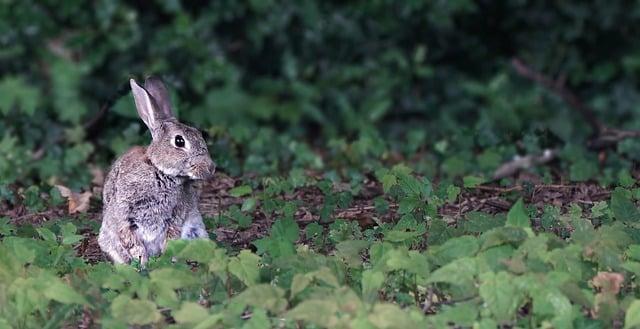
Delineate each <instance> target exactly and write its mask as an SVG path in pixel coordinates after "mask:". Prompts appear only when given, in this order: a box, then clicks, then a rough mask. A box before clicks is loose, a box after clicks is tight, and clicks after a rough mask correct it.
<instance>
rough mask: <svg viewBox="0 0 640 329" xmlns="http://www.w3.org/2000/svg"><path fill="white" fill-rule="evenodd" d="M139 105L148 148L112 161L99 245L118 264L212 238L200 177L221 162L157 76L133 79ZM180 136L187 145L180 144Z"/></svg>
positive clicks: (107, 179)
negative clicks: (178, 114) (179, 113)
mask: <svg viewBox="0 0 640 329" xmlns="http://www.w3.org/2000/svg"><path fill="white" fill-rule="evenodd" d="M130 84H131V89H132V93H133V96H134V100H135V103H136V109H137V111H138V114H139V115H140V118H141V119H142V120H143V121H144V123H145V124H146V125H147V127H148V128H149V130H150V131H151V136H152V141H151V144H150V145H149V146H148V147H146V148H145V147H134V148H132V149H130V150H129V151H127V152H126V153H125V154H123V155H122V156H121V157H120V158H118V159H117V160H116V161H115V162H114V163H113V165H112V167H111V170H110V171H109V174H108V175H107V178H106V180H105V184H104V188H103V196H102V200H103V203H104V205H103V214H102V226H101V228H100V234H99V236H98V244H99V245H100V248H101V249H102V251H104V252H105V253H106V254H107V255H108V256H109V257H110V258H111V260H112V261H113V262H114V263H129V262H131V261H132V260H134V259H137V260H140V262H141V263H142V264H144V263H146V261H147V260H148V258H149V257H151V256H155V255H158V254H160V253H162V252H163V251H164V249H165V247H166V242H167V240H170V239H178V238H182V239H195V238H208V234H207V232H206V230H205V227H204V223H203V222H202V216H201V215H200V212H199V211H198V198H199V195H200V188H199V183H198V182H199V181H201V180H204V179H208V178H210V177H211V176H212V175H213V173H214V171H215V165H214V163H213V161H212V160H211V157H210V156H209V152H208V150H207V145H206V143H205V141H204V139H203V138H202V135H201V134H200V132H199V131H198V130H196V129H195V128H192V127H189V126H187V125H184V124H182V123H180V122H178V121H177V119H176V118H175V117H174V116H173V114H172V111H171V105H170V100H169V94H168V92H167V90H166V88H165V87H164V85H163V84H162V82H161V81H160V80H159V79H157V78H148V79H147V80H146V81H145V84H144V85H145V88H142V87H140V86H139V85H138V84H137V83H136V82H135V80H133V79H131V80H130ZM176 135H180V136H182V137H183V139H184V141H185V146H184V147H178V146H176V145H175V137H176Z"/></svg>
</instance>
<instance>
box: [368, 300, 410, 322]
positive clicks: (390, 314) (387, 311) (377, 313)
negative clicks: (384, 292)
mask: <svg viewBox="0 0 640 329" xmlns="http://www.w3.org/2000/svg"><path fill="white" fill-rule="evenodd" d="M368 319H369V321H371V323H372V324H373V325H375V326H376V327H377V328H417V326H416V323H415V322H414V321H413V320H412V318H411V317H409V316H407V313H405V312H403V311H402V310H401V309H400V307H398V306H397V305H394V304H389V303H384V304H376V305H375V306H374V307H373V310H372V311H371V313H370V314H369V316H368Z"/></svg>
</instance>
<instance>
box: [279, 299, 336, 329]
mask: <svg viewBox="0 0 640 329" xmlns="http://www.w3.org/2000/svg"><path fill="white" fill-rule="evenodd" d="M336 312H338V303H337V302H336V301H335V300H327V299H322V300H315V299H311V300H305V301H303V302H302V303H300V304H298V305H297V306H296V307H294V308H293V309H292V310H291V311H289V312H287V313H286V314H285V318H287V319H291V320H296V321H306V322H308V323H312V324H315V325H317V326H321V327H325V328H333V327H335V326H336V324H337V322H338V317H337V316H336Z"/></svg>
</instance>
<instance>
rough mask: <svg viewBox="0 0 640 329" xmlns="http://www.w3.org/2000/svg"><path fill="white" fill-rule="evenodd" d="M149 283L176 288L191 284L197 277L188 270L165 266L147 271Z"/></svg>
mask: <svg viewBox="0 0 640 329" xmlns="http://www.w3.org/2000/svg"><path fill="white" fill-rule="evenodd" d="M149 277H150V278H151V283H153V284H155V285H156V286H162V287H165V288H169V289H178V288H182V287H187V286H190V285H193V284H195V283H196V282H197V280H198V279H197V277H196V276H195V275H194V274H193V273H192V272H191V271H189V270H186V269H178V268H171V267H165V268H160V269H157V270H154V271H152V272H151V273H149Z"/></svg>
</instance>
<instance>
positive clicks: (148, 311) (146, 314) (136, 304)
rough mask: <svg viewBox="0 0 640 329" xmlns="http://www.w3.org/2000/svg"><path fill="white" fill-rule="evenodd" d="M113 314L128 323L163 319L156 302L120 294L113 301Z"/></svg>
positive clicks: (141, 323) (153, 321)
mask: <svg viewBox="0 0 640 329" xmlns="http://www.w3.org/2000/svg"><path fill="white" fill-rule="evenodd" d="M111 314H112V315H113V316H114V317H116V318H118V319H119V320H122V321H124V322H126V323H128V324H139V325H144V324H151V323H155V322H158V321H160V320H161V319H162V315H161V314H160V312H158V310H157V309H156V305H155V304H154V303H152V302H150V301H148V300H140V299H131V297H129V296H127V295H119V296H118V297H116V298H115V299H114V300H113V302H111Z"/></svg>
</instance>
